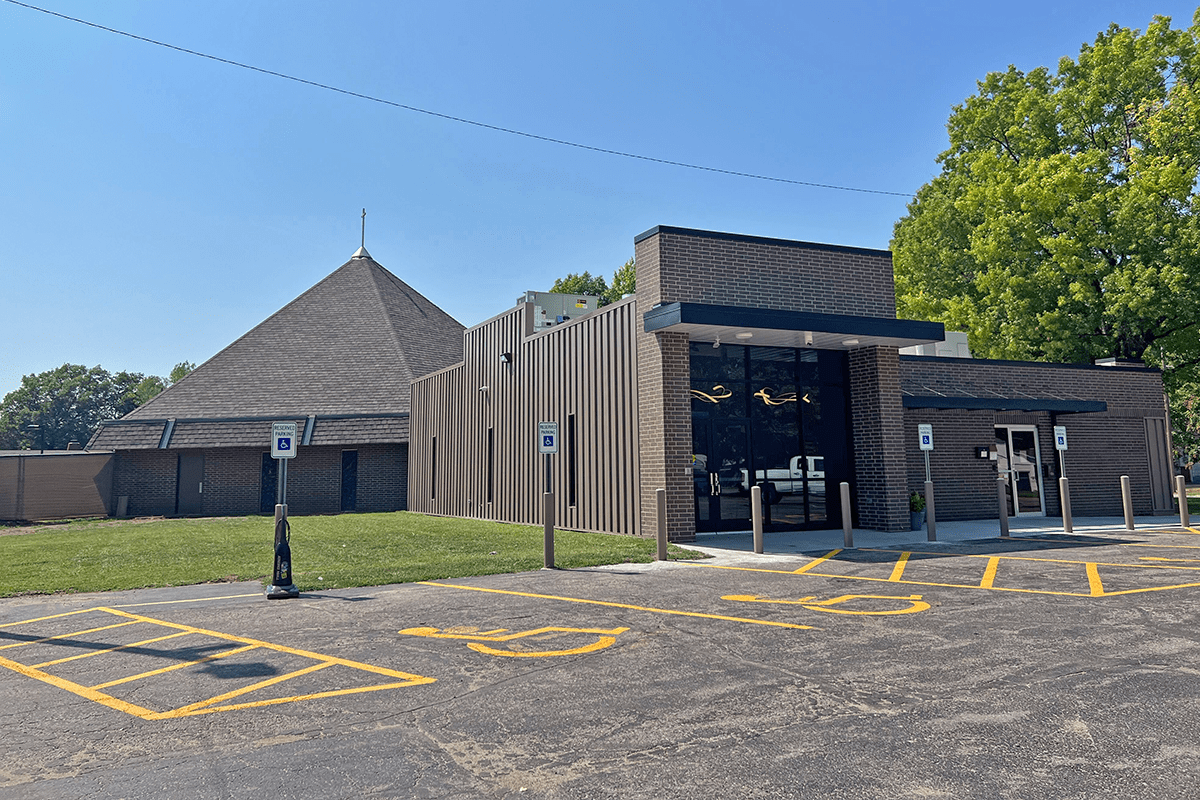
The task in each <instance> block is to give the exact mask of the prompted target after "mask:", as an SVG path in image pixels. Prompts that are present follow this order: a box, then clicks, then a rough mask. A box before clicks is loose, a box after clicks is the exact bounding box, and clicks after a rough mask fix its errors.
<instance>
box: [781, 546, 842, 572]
mask: <svg viewBox="0 0 1200 800" xmlns="http://www.w3.org/2000/svg"><path fill="white" fill-rule="evenodd" d="M840 552H842V548H840V547H839V548H838V549H837V550H830V551H829V552H828V553H826V554H825V555H823V556H821V557H819V558H814V559H813V560H812V561H810V562H808V563H807V564H805V565H804V566H803V567H801V568H800V569H797V570H792V574H794V575H803V574H804V573H806V572H808V571H809V570H810V569H812V568H813V567H818V566H820V565H821V564H824V563H825V562H826V561H828V560H829V559H831V558H833V557H834V556H836V555H837V554H838V553H840Z"/></svg>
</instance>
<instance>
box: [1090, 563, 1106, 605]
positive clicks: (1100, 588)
mask: <svg viewBox="0 0 1200 800" xmlns="http://www.w3.org/2000/svg"><path fill="white" fill-rule="evenodd" d="M1086 569H1087V578H1088V586H1089V587H1090V588H1091V594H1092V597H1101V596H1102V595H1103V594H1104V584H1103V583H1101V582H1100V568H1099V567H1097V566H1096V564H1095V563H1092V562H1089V563H1088V565H1087V567H1086Z"/></svg>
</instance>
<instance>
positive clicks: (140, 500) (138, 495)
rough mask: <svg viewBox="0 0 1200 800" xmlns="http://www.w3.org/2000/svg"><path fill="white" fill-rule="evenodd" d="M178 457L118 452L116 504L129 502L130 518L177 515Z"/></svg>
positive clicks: (165, 452) (155, 452) (163, 453)
mask: <svg viewBox="0 0 1200 800" xmlns="http://www.w3.org/2000/svg"><path fill="white" fill-rule="evenodd" d="M178 462H179V454H178V453H176V452H174V451H171V450H118V451H117V452H116V453H115V454H114V455H113V489H112V491H113V503H112V506H111V507H112V508H113V509H114V510H115V509H116V507H117V504H116V498H118V497H122V496H125V497H128V498H129V515H130V516H133V517H148V516H159V515H165V514H174V513H175V483H176V472H177V470H178V466H179V464H178Z"/></svg>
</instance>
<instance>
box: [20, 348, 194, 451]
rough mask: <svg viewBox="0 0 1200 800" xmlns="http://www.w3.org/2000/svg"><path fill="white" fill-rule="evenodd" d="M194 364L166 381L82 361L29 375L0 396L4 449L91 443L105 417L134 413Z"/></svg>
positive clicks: (180, 367) (59, 447)
mask: <svg viewBox="0 0 1200 800" xmlns="http://www.w3.org/2000/svg"><path fill="white" fill-rule="evenodd" d="M194 366H195V365H193V364H189V363H188V362H186V361H184V362H181V363H179V364H177V365H175V368H174V369H173V370H172V371H171V377H170V378H168V379H166V380H164V379H163V378H160V377H158V376H156V375H149V376H147V375H143V374H141V373H140V372H117V373H115V374H114V373H110V372H108V371H107V370H105V369H102V368H101V367H98V366H97V367H85V366H83V365H82V364H63V365H62V366H61V367H58V368H56V369H52V370H47V371H46V372H41V373H38V374H36V375H26V376H25V377H24V378H22V379H21V386H20V388H18V389H15V390H14V391H11V392H9V393H8V394H7V395H5V396H4V399H3V400H0V450H16V449H24V448H35V447H37V448H45V449H47V450H62V449H64V448H66V446H67V445H68V444H70V443H71V442H79V443H80V444H86V443H87V441H88V439H90V438H91V437H92V434H93V433H95V431H96V428H97V427H99V425H100V423H101V422H103V421H105V420H109V419H117V418H118V417H122V416H124V415H126V414H128V413H129V412H130V411H132V410H133V409H135V408H137V407H138V406H140V405H142V404H143V403H145V402H146V401H148V400H150V399H151V398H152V397H154V396H155V395H157V394H158V393H159V392H161V391H162V390H163V389H165V388H166V387H167V386H169V385H170V384H171V383H174V382H175V381H176V380H178V378H179V377H182V376H183V375H186V374H187V373H188V372H190V371H191V369H193V368H194ZM177 374H178V377H177Z"/></svg>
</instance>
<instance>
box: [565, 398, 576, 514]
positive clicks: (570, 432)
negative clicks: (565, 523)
mask: <svg viewBox="0 0 1200 800" xmlns="http://www.w3.org/2000/svg"><path fill="white" fill-rule="evenodd" d="M576 461H577V459H576V456H575V415H574V414H568V415H567V505H568V506H574V505H576V502H575V500H576V497H575V487H576V480H575V468H576Z"/></svg>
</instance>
